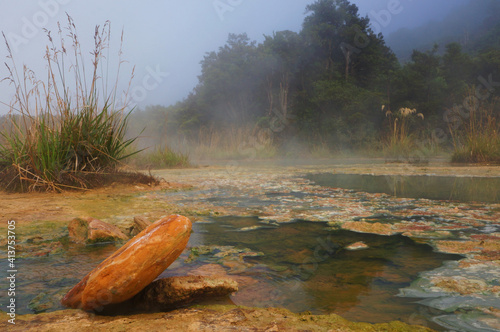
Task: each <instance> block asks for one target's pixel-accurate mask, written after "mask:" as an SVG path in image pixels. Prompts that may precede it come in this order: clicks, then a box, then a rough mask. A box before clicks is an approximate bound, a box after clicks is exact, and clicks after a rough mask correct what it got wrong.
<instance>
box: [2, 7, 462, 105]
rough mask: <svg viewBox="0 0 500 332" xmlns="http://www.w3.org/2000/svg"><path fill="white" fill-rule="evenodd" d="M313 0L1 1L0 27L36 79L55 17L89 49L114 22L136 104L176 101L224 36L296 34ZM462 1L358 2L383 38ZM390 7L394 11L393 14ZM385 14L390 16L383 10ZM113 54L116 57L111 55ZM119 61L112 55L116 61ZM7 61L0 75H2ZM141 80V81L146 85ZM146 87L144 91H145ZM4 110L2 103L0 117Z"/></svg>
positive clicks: (5, 98) (9, 90)
mask: <svg viewBox="0 0 500 332" xmlns="http://www.w3.org/2000/svg"><path fill="white" fill-rule="evenodd" d="M313 2H314V1H311V0H309V1H305V0H301V1H285V0H279V1H272V2H269V1H263V0H257V1H243V0H241V1H226V0H214V1H201V2H200V1H146V2H141V3H140V4H139V3H137V2H136V1H128V0H125V1H120V2H116V1H94V0H91V1H86V2H85V3H83V2H77V1H70V0H40V1H37V2H32V1H30V2H27V3H23V5H22V6H20V5H19V4H17V3H15V2H12V1H5V0H2V1H1V8H2V13H1V14H0V15H1V16H2V18H1V20H0V30H1V31H2V32H3V33H4V34H5V36H6V38H7V40H8V41H9V43H10V44H11V48H12V50H13V53H14V54H13V55H14V58H15V60H16V63H17V65H18V67H20V66H22V65H23V64H26V65H27V66H28V67H29V68H31V69H33V70H34V71H35V73H36V74H37V75H38V77H39V78H43V77H44V74H45V62H44V59H43V56H44V53H45V46H46V45H47V44H48V39H47V36H46V33H45V32H44V30H45V29H47V30H50V31H52V32H53V34H54V33H55V32H56V31H57V29H58V28H57V22H61V24H62V25H63V26H64V24H65V22H66V13H67V14H68V15H70V16H71V17H72V18H73V20H74V22H75V24H76V26H77V29H78V32H79V38H80V41H81V44H82V49H83V50H90V49H91V46H92V37H93V33H94V28H95V26H96V25H101V26H102V25H103V24H104V23H105V22H106V21H107V20H109V21H110V22H111V26H112V36H111V52H112V54H113V52H114V54H116V53H117V52H118V50H119V44H120V35H121V32H122V30H123V32H124V42H123V59H124V60H126V61H127V62H126V63H125V64H124V65H123V70H122V75H121V76H122V82H121V87H123V89H125V88H127V86H128V83H129V79H130V72H131V71H132V69H133V68H134V66H135V74H134V79H133V81H132V84H131V87H132V89H135V91H136V94H135V96H134V97H133V99H134V100H133V104H137V106H139V107H142V108H143V107H145V106H147V105H164V106H168V105H171V104H174V103H176V102H178V101H180V100H182V99H183V98H185V97H186V96H187V95H188V94H189V92H190V91H192V90H193V88H194V87H195V86H196V84H197V82H198V79H197V76H198V75H199V74H200V61H202V59H203V56H204V55H205V53H206V52H210V51H213V50H217V49H218V48H219V47H221V46H222V45H223V44H224V43H225V41H226V39H227V36H228V34H229V33H235V34H240V33H247V34H248V36H249V38H250V39H252V40H256V41H257V42H261V41H262V40H263V39H264V37H263V36H264V35H270V34H272V33H273V32H274V31H283V30H290V31H294V32H298V31H299V30H300V29H301V25H302V22H303V19H304V17H305V14H304V13H305V7H306V5H308V4H311V3H313ZM464 2H465V0H463V1H446V0H441V1H431V0H422V1H411V0H400V1H393V0H376V1H373V0H359V1H353V2H352V3H354V4H356V5H357V6H359V9H360V13H361V15H363V16H364V15H368V17H370V18H371V19H372V24H373V28H374V29H375V30H378V29H380V32H382V33H383V34H384V35H387V34H389V33H392V32H394V31H397V30H398V29H400V28H413V27H417V26H420V25H422V24H425V23H427V22H428V21H430V20H440V19H442V18H443V17H445V16H446V14H447V13H449V12H450V11H451V10H452V9H453V8H455V7H457V6H460V5H461V4H463V3H464ZM391 11H392V13H391ZM388 13H389V15H387V14H388ZM7 54H8V53H7V49H6V46H5V44H4V43H0V55H1V56H2V59H3V60H4V62H5V61H6V60H7V59H6V58H5V57H6V56H7ZM112 58H113V59H116V56H113V57H112ZM113 61H116V60H113ZM6 76H7V70H6V68H5V67H4V66H2V67H1V69H0V77H2V78H3V77H6ZM145 85H146V86H145ZM146 88H147V89H146ZM0 91H1V92H0V101H2V102H3V103H6V104H8V103H9V102H10V100H11V98H12V95H13V87H12V86H9V85H8V83H7V82H5V81H4V82H2V88H1V90H0ZM7 111H8V107H7V106H6V105H4V104H2V105H0V114H5V113H6V112H7Z"/></svg>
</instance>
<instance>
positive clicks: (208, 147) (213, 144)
mask: <svg viewBox="0 0 500 332" xmlns="http://www.w3.org/2000/svg"><path fill="white" fill-rule="evenodd" d="M185 145H187V146H188V148H189V150H190V155H192V156H194V157H196V158H197V159H255V158H271V157H274V156H275V155H276V153H277V148H276V146H275V145H274V144H273V140H272V135H271V134H270V133H269V131H268V130H265V129H262V128H260V127H259V126H257V125H253V124H248V125H243V126H230V127H226V128H214V127H209V128H207V127H202V128H200V129H199V131H198V132H197V133H196V134H195V135H191V136H190V137H189V138H188V139H186V140H185Z"/></svg>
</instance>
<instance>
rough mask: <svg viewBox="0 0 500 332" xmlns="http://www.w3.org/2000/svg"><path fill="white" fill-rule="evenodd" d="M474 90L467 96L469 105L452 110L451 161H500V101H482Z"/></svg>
mask: <svg viewBox="0 0 500 332" xmlns="http://www.w3.org/2000/svg"><path fill="white" fill-rule="evenodd" d="M473 91H475V89H472V90H471V91H470V92H469V96H468V97H467V98H466V102H467V104H466V107H465V108H464V107H458V106H455V107H454V108H453V109H452V114H453V119H454V120H456V121H450V123H449V125H450V132H451V135H452V137H453V146H454V151H453V154H452V161H453V162H459V163H489V162H495V163H500V118H499V116H498V109H497V108H496V107H497V103H498V100H497V99H494V100H490V101H483V102H481V101H480V100H479V99H478V98H476V97H475V95H474V92H473Z"/></svg>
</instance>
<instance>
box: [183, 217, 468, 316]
mask: <svg viewBox="0 0 500 332" xmlns="http://www.w3.org/2000/svg"><path fill="white" fill-rule="evenodd" d="M252 225H253V226H258V225H262V224H260V223H259V219H258V218H242V217H239V218H237V217H224V218H217V219H216V222H214V223H209V224H202V223H200V224H195V226H194V230H195V232H194V234H193V235H192V238H191V242H190V245H191V246H197V245H200V244H204V245H223V246H234V247H236V248H249V249H250V250H252V251H254V252H262V253H263V254H264V255H261V256H255V257H252V256H250V257H245V259H244V260H245V262H246V263H254V264H255V265H254V266H253V267H251V268H248V269H247V270H246V271H244V272H240V274H244V275H248V276H251V277H253V278H256V279H258V280H259V283H257V284H255V285H254V287H248V289H245V288H243V289H241V290H240V292H238V293H237V294H235V295H234V296H233V301H234V302H235V303H236V304H240V305H246V306H281V307H285V308H288V309H290V310H292V311H294V312H302V311H311V312H312V313H316V314H325V313H337V314H340V315H342V316H343V317H345V318H347V319H351V320H359V321H369V322H387V321H391V320H403V321H408V319H409V317H410V316H411V314H413V313H415V312H417V311H418V310H421V308H419V305H417V304H415V303H414V302H415V301H416V300H415V299H409V298H401V297H396V296H395V295H396V294H398V291H399V289H400V288H403V287H406V286H408V285H409V284H410V282H411V281H413V280H415V279H416V278H417V275H418V273H419V272H421V271H425V270H431V269H434V268H437V267H439V266H441V265H442V263H443V261H444V260H452V259H459V258H461V256H458V255H449V254H441V253H436V252H433V250H432V248H431V247H430V246H428V245H423V244H417V243H415V242H414V241H412V240H411V239H409V238H407V237H404V236H399V235H398V236H380V235H373V234H361V233H355V232H350V231H344V230H332V229H329V228H328V227H326V224H323V223H311V222H305V221H302V222H294V223H289V224H284V225H281V226H280V227H275V228H268V227H266V228H256V229H255V228H254V229H253V230H251V231H246V232H241V231H238V230H239V229H240V228H241V227H245V228H246V229H251V228H250V226H252ZM358 241H363V242H364V243H365V244H367V245H368V246H369V248H368V249H364V250H356V251H349V250H346V249H345V247H346V246H347V245H349V244H352V243H355V242H358ZM219 263H220V261H219ZM222 264H224V260H222ZM263 266H264V267H265V268H264V269H263V268H262V267H263Z"/></svg>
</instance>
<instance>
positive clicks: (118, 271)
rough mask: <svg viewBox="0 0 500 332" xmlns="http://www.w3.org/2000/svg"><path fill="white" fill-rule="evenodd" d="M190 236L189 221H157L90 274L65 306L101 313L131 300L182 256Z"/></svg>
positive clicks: (177, 218)
mask: <svg viewBox="0 0 500 332" xmlns="http://www.w3.org/2000/svg"><path fill="white" fill-rule="evenodd" d="M190 233H191V221H189V219H188V218H186V217H183V216H179V215H172V216H168V217H165V218H163V219H160V220H158V221H156V222H155V223H153V224H151V225H150V226H148V227H147V228H146V229H145V230H143V231H142V232H140V233H139V234H137V235H136V236H135V237H134V238H132V239H131V240H130V241H128V242H127V243H126V244H125V245H124V246H123V247H121V248H120V249H118V250H117V251H116V252H115V253H114V254H113V255H111V256H110V257H108V258H107V259H105V260H104V261H103V262H102V263H100V264H99V265H98V266H97V267H96V268H95V269H94V270H92V271H91V272H90V273H89V274H87V275H86V276H85V277H84V278H83V279H82V280H81V281H80V282H79V283H78V284H77V285H76V286H75V287H73V289H71V290H70V291H69V292H68V293H67V294H66V295H65V296H64V298H63V299H62V301H61V303H62V304H63V305H64V306H67V307H71V308H80V309H84V310H100V309H102V308H103V306H105V305H108V304H113V303H120V302H123V301H125V300H128V299H130V298H132V297H133V296H134V295H136V294H137V293H139V292H140V291H141V290H142V289H144V287H146V286H147V285H149V284H150V283H151V282H152V281H153V280H154V279H155V278H156V277H157V276H159V275H160V274H161V273H162V272H163V271H164V270H165V269H166V268H167V267H168V266H169V265H170V264H172V262H174V261H175V260H176V259H177V257H179V255H180V254H181V253H182V251H183V250H184V248H185V247H186V244H187V242H188V240H189V236H190Z"/></svg>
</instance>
